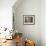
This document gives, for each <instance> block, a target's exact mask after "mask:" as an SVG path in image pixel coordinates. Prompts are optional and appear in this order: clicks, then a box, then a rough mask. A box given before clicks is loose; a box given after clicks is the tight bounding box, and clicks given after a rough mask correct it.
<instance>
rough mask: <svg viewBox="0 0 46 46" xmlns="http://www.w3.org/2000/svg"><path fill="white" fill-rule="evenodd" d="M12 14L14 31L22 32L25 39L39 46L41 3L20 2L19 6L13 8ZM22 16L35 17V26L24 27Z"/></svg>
mask: <svg viewBox="0 0 46 46" xmlns="http://www.w3.org/2000/svg"><path fill="white" fill-rule="evenodd" d="M18 2H20V1H18ZM13 14H14V19H15V22H14V24H15V30H17V31H18V32H22V33H23V37H24V38H25V39H26V38H27V39H31V40H34V41H35V44H36V46H41V18H40V17H41V1H40V0H22V2H21V3H20V4H19V5H17V6H16V5H14V6H13ZM23 15H35V24H34V25H24V24H23Z"/></svg>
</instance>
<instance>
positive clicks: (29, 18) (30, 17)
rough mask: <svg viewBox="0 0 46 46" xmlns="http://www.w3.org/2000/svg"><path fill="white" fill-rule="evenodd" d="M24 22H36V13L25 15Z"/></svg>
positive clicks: (30, 23) (28, 23)
mask: <svg viewBox="0 0 46 46" xmlns="http://www.w3.org/2000/svg"><path fill="white" fill-rule="evenodd" d="M23 24H27V25H34V24H35V15H24V16H23Z"/></svg>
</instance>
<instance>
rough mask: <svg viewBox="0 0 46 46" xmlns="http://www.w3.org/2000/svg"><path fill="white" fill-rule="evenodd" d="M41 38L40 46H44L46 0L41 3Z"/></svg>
mask: <svg viewBox="0 0 46 46" xmlns="http://www.w3.org/2000/svg"><path fill="white" fill-rule="evenodd" d="M41 38H42V39H41V40H42V46H46V0H42V1H41Z"/></svg>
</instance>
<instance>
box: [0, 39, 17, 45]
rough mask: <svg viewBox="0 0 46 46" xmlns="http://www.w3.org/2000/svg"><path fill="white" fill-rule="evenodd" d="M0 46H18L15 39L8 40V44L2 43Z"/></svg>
mask: <svg viewBox="0 0 46 46" xmlns="http://www.w3.org/2000/svg"><path fill="white" fill-rule="evenodd" d="M0 46H16V44H15V39H13V40H6V42H4V43H2V45H0Z"/></svg>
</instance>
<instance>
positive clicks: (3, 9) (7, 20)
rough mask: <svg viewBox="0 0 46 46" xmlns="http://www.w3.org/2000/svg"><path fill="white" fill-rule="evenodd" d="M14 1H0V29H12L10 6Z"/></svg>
mask: <svg viewBox="0 0 46 46" xmlns="http://www.w3.org/2000/svg"><path fill="white" fill-rule="evenodd" d="M15 2H16V0H0V27H7V28H9V29H11V28H12V6H13V4H14V3H15Z"/></svg>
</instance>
